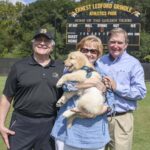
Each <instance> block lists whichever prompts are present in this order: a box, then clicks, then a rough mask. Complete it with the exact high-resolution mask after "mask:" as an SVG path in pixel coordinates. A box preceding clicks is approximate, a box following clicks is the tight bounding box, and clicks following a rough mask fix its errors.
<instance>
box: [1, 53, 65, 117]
mask: <svg viewBox="0 0 150 150" xmlns="http://www.w3.org/2000/svg"><path fill="white" fill-rule="evenodd" d="M63 69H64V65H63V62H62V61H54V60H51V62H50V63H49V64H48V65H47V66H45V67H43V66H41V65H40V64H38V63H37V62H36V61H35V60H34V58H33V56H30V57H27V58H24V59H22V60H20V61H18V62H17V63H15V64H14V65H13V66H12V68H11V71H10V73H9V75H8V78H7V81H6V85H5V88H4V91H3V93H4V95H6V96H7V97H13V98H14V103H13V107H14V109H15V110H16V111H18V112H20V113H22V114H24V115H28V116H31V117H44V116H49V115H54V114H56V112H57V110H56V107H55V105H56V102H57V100H58V99H59V97H60V96H61V94H62V91H61V89H58V88H57V87H56V83H57V81H58V79H59V78H60V77H61V76H62V74H63Z"/></svg>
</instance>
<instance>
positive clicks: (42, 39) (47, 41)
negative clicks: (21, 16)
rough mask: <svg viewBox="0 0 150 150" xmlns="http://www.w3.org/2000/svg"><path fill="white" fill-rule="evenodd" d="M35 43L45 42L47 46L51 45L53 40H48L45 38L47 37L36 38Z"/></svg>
mask: <svg viewBox="0 0 150 150" xmlns="http://www.w3.org/2000/svg"><path fill="white" fill-rule="evenodd" d="M35 41H36V42H38V43H40V42H44V43H46V44H49V43H51V40H50V39H48V38H45V37H37V38H35Z"/></svg>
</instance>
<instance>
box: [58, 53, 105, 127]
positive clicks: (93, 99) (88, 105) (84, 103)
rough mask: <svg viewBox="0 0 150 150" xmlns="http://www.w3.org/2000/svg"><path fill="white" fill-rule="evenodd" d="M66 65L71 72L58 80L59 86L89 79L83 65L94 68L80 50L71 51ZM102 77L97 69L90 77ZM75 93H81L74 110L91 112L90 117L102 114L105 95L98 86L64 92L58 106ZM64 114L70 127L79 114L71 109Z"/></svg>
mask: <svg viewBox="0 0 150 150" xmlns="http://www.w3.org/2000/svg"><path fill="white" fill-rule="evenodd" d="M65 66H66V67H67V68H68V70H69V71H70V72H71V73H67V74H65V75H63V76H62V77H61V78H60V79H59V81H58V82H57V87H61V86H62V85H63V84H64V83H65V82H67V81H78V82H79V83H80V82H83V81H85V80H86V79H87V77H86V75H87V72H86V70H81V68H82V67H83V66H87V67H90V68H93V69H94V67H93V65H92V64H91V63H90V62H89V61H88V59H87V58H86V56H85V55H84V54H82V53H81V52H79V51H76V52H71V53H70V54H69V55H68V58H67V59H66V60H65ZM95 77H96V78H100V79H101V76H100V74H99V73H97V72H96V71H93V72H92V74H91V76H90V78H95ZM73 95H79V98H78V99H77V100H76V107H75V108H74V110H77V111H82V112H85V113H87V114H89V117H91V118H92V117H96V116H97V115H99V114H101V111H102V107H103V103H104V97H103V94H102V92H101V91H99V90H98V89H97V88H96V87H91V88H87V89H80V90H78V91H75V92H64V94H63V96H62V97H61V98H60V99H59V100H58V102H57V104H56V105H57V106H58V107H60V106H62V105H63V104H65V103H66V102H67V101H68V100H69V99H70V98H71V97H72V96H73ZM63 116H64V117H66V118H67V119H68V127H71V126H72V122H73V120H74V119H75V118H76V117H81V116H79V115H78V114H77V113H76V112H73V111H71V110H66V111H65V112H64V113H63Z"/></svg>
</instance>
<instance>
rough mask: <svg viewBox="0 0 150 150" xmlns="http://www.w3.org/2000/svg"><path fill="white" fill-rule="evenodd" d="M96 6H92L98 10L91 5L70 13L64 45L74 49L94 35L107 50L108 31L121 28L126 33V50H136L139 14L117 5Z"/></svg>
mask: <svg viewBox="0 0 150 150" xmlns="http://www.w3.org/2000/svg"><path fill="white" fill-rule="evenodd" d="M98 4H99V5H98ZM98 4H97V5H96V4H95V5H94V6H97V7H98V6H99V7H100V8H97V7H96V8H95V7H94V6H93V5H92V4H91V5H88V6H87V5H86V6H81V7H79V8H76V9H75V10H74V11H73V12H71V13H70V15H69V16H68V20H67V24H66V44H67V45H68V46H70V47H71V46H74V47H75V45H76V44H77V43H78V42H79V41H80V40H81V39H82V38H83V37H85V36H87V35H96V36H98V37H100V39H101V40H102V43H103V45H104V49H107V38H108V33H109V31H110V30H111V29H113V28H116V27H121V28H123V29H125V30H126V31H127V33H128V38H129V47H128V49H129V50H138V49H139V46H140V31H141V24H140V19H139V12H138V11H135V10H134V9H133V8H132V7H128V6H124V5H119V4H117V5H115V4H109V3H106V4H107V5H105V3H98ZM108 4H109V5H108ZM118 5H119V6H118ZM102 6H105V8H103V9H102ZM115 6H118V7H117V8H118V9H117V10H115V9H114V8H116V7H115ZM110 8H111V9H110ZM87 9H88V10H87ZM93 9H94V11H93ZM99 9H100V10H99ZM120 9H121V10H120ZM92 14H94V15H92Z"/></svg>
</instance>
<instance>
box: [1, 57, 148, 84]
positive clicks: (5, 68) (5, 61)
mask: <svg viewBox="0 0 150 150" xmlns="http://www.w3.org/2000/svg"><path fill="white" fill-rule="evenodd" d="M18 60H19V59H16V58H15V59H14V58H0V75H1V76H2V75H6V76H7V75H8V73H9V71H10V68H11V66H12V65H13V64H14V63H15V62H16V61H18ZM142 66H143V68H144V72H145V81H148V82H150V63H142Z"/></svg>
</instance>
